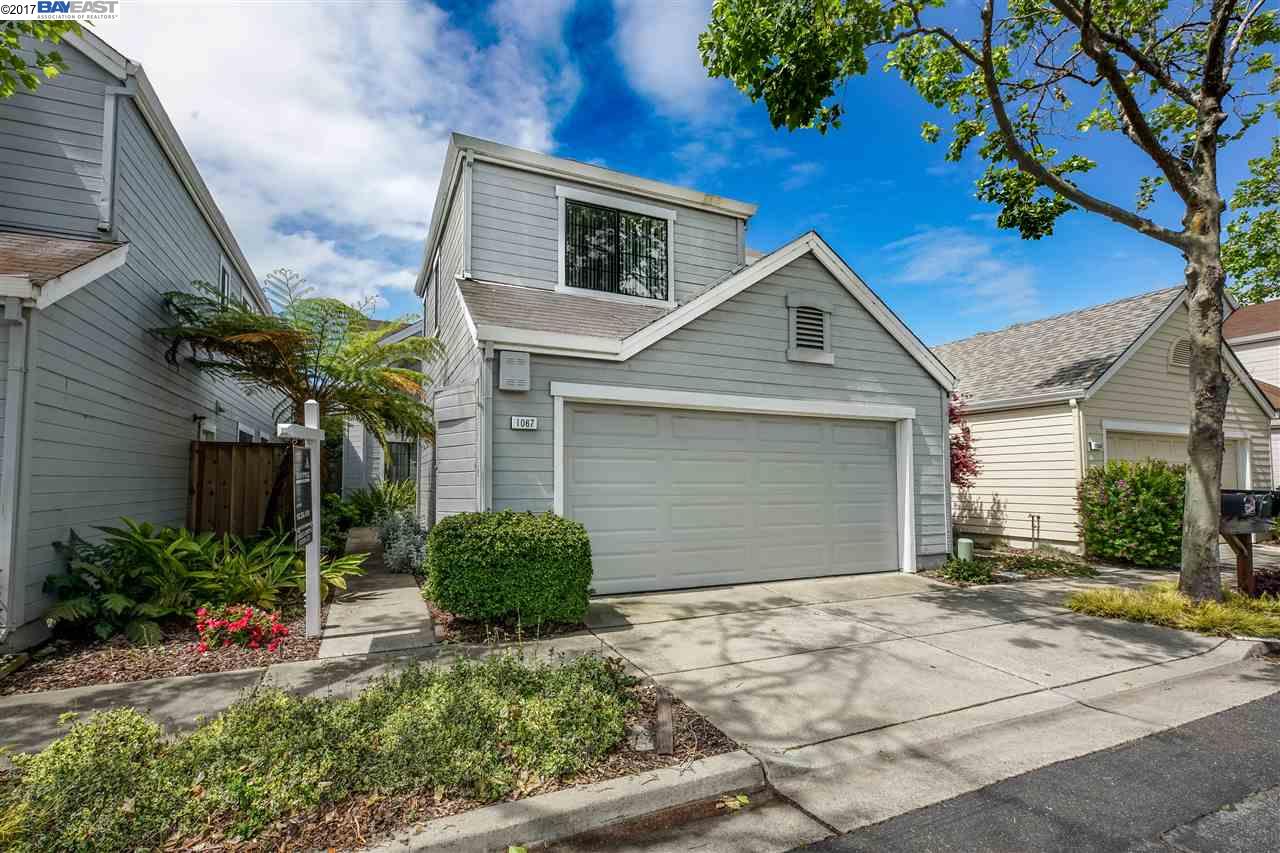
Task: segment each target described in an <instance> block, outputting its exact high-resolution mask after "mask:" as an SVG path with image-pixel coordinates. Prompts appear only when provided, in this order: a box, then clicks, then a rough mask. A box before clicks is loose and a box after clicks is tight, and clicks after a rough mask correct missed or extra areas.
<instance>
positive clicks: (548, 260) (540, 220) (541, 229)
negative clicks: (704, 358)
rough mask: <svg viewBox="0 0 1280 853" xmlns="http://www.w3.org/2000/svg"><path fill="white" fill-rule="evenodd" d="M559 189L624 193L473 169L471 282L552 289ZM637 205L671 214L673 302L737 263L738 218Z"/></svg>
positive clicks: (479, 166) (490, 167)
mask: <svg viewBox="0 0 1280 853" xmlns="http://www.w3.org/2000/svg"><path fill="white" fill-rule="evenodd" d="M557 183H558V184H561V185H563V186H575V187H578V188H579V189H589V190H591V189H594V190H595V191H598V192H605V193H606V194H615V195H622V194H621V193H613V192H612V191H611V190H609V191H604V190H599V188H593V187H590V186H585V185H581V184H573V183H572V182H570V181H565V180H560V179H557V178H552V177H549V176H547V175H539V174H534V173H533V172H524V171H519V170H516V169H511V168H508V167H505V166H499V165H496V164H493V163H482V162H478V163H476V164H475V165H474V167H473V173H472V178H471V186H472V190H473V193H474V195H475V202H474V205H473V206H472V222H471V247H472V248H471V254H472V261H471V272H472V274H473V275H474V276H475V277H476V278H480V279H487V280H491V281H505V282H512V283H516V284H524V285H527V286H530V287H545V288H554V287H555V286H556V279H557V278H558V276H559V204H558V201H557V199H556V184H557ZM624 197H625V196H624ZM636 200H637V201H643V202H646V203H648V204H658V205H659V206H661V207H670V208H673V209H674V210H675V211H676V223H675V234H674V247H675V280H676V299H677V300H678V301H680V302H682V303H683V302H688V301H689V300H690V299H692V298H693V297H695V296H697V295H698V293H699V292H701V290H702V289H703V288H705V287H706V286H707V285H709V284H714V283H716V282H717V281H719V280H720V279H722V278H724V277H725V276H726V275H727V274H729V273H730V272H732V271H733V270H735V269H737V268H738V267H740V266H742V265H743V263H744V259H743V255H742V247H741V246H740V245H739V242H738V220H736V219H734V218H733V217H730V216H720V215H717V214H714V213H707V212H705V211H701V210H693V209H691V208H687V207H680V206H678V205H673V204H667V203H666V202H653V201H652V200H646V199H636ZM566 331H569V330H568V329H566Z"/></svg>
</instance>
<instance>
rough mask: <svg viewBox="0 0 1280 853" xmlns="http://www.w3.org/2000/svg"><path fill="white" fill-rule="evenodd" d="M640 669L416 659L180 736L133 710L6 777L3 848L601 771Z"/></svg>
mask: <svg viewBox="0 0 1280 853" xmlns="http://www.w3.org/2000/svg"><path fill="white" fill-rule="evenodd" d="M634 686H635V685H634V682H633V679H632V678H631V677H630V676H627V675H626V674H625V673H624V671H623V669H622V666H621V663H620V662H619V661H616V660H609V659H604V658H601V657H598V656H591V655H588V656H583V657H579V658H575V659H564V658H562V659H556V660H543V661H536V662H530V661H527V660H524V659H522V658H520V657H518V656H516V655H514V654H495V655H492V656H490V657H487V658H485V659H483V660H480V661H463V662H460V663H458V664H456V665H455V666H452V667H448V668H439V669H425V668H418V667H410V668H409V669H407V670H406V671H404V672H403V673H401V674H398V675H395V676H391V677H388V678H385V679H383V680H381V681H379V682H377V683H375V684H374V685H372V686H371V687H370V688H368V689H366V690H365V691H364V692H363V693H361V694H360V695H359V696H357V697H355V698H353V699H320V698H300V697H296V696H293V695H291V694H286V693H282V692H278V691H265V692H260V693H257V694H254V695H253V696H251V697H249V698H246V699H244V700H241V701H240V702H238V703H236V704H235V705H233V706H232V707H231V708H229V709H228V710H227V711H226V712H225V713H223V714H220V715H219V716H218V717H216V718H214V719H212V720H210V721H208V722H205V723H204V724H202V725H201V726H200V727H199V728H198V729H196V730H195V731H193V732H192V733H190V734H188V735H184V736H181V737H178V738H176V739H172V740H166V739H164V738H163V737H162V732H161V731H160V729H159V727H158V726H157V725H156V724H155V723H154V722H152V721H151V720H149V719H147V718H146V717H145V716H143V715H141V714H139V713H137V712H136V711H134V710H132V709H118V710H112V711H107V712H104V713H99V714H96V715H95V716H92V717H89V718H87V719H84V720H80V721H77V722H75V723H74V724H73V725H72V727H71V728H70V730H69V731H68V733H67V734H66V735H65V736H64V737H62V738H61V739H60V740H58V741H56V742H54V743H53V744H51V745H50V746H49V747H48V748H47V749H45V750H44V751H42V752H40V753H38V754H33V755H19V756H14V757H13V762H14V765H15V769H14V770H13V771H11V772H9V773H7V774H5V775H4V776H3V777H2V778H0V847H2V848H3V849H6V850H14V851H37V850H39V851H59V850H87V849H92V850H96V851H104V853H109V851H116V850H120V851H123V850H134V849H150V848H152V847H156V846H160V845H162V844H165V845H169V846H175V845H176V846H178V847H183V848H184V849H185V848H187V847H189V846H196V845H198V844H200V843H201V842H205V841H216V842H221V843H231V842H235V841H237V840H243V839H248V838H252V837H254V836H256V835H258V834H259V833H261V832H262V831H263V830H264V829H266V828H267V827H268V826H269V825H271V824H272V823H273V822H276V821H280V820H283V819H288V818H290V817H291V816H297V815H305V814H307V813H309V812H313V811H314V810H317V809H323V808H325V807H326V806H332V805H333V804H336V803H339V802H344V801H349V800H350V799H352V798H357V799H360V800H365V801H373V800H375V799H378V798H383V797H395V796H403V795H406V794H410V793H413V792H426V793H427V794H429V795H431V796H433V797H434V798H435V799H436V800H438V801H439V800H445V799H457V800H462V801H467V802H469V803H481V802H488V801H493V800H497V799H502V798H506V797H511V796H519V795H522V794H527V793H530V792H536V791H537V790H539V789H540V788H541V787H542V786H544V785H546V784H548V783H551V782H553V781H555V780H562V779H564V778H567V777H571V776H573V775H574V774H578V773H584V772H589V771H590V770H591V769H592V768H593V767H594V766H596V765H598V764H599V763H601V762H602V761H603V760H604V759H605V757H606V755H607V754H608V753H609V752H610V751H611V750H614V749H615V748H617V747H619V745H620V744H621V743H622V742H623V740H624V737H625V733H626V720H627V715H628V713H629V712H630V711H631V710H633V706H634V704H635V698H634V696H633V692H632V689H633V687H634Z"/></svg>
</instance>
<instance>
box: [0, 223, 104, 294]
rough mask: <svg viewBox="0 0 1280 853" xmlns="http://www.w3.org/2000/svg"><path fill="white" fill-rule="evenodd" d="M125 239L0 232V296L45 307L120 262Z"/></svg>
mask: <svg viewBox="0 0 1280 853" xmlns="http://www.w3.org/2000/svg"><path fill="white" fill-rule="evenodd" d="M128 254H129V244H128V243H109V242H103V241H98V240H76V239H73V238H70V237H53V236H48V235H35V234H14V233H0V296H14V297H18V298H21V299H24V300H32V301H34V302H35V305H36V307H37V308H47V307H48V306H50V305H52V304H53V303H54V302H56V301H58V300H59V299H61V298H63V297H64V296H67V295H68V294H71V293H74V292H75V291H76V290H79V289H80V288H81V287H83V286H84V285H86V284H88V283H89V282H91V281H93V280H94V279H96V278H98V277H100V276H103V275H106V274H107V273H109V272H111V271H112V270H113V269H116V268H117V267H119V266H121V265H122V264H123V263H124V262H125V260H126V258H127V257H128Z"/></svg>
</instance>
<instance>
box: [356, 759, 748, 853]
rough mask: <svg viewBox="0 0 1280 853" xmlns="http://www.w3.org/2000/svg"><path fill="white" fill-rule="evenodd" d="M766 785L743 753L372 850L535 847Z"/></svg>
mask: <svg viewBox="0 0 1280 853" xmlns="http://www.w3.org/2000/svg"><path fill="white" fill-rule="evenodd" d="M764 786H765V778H764V770H763V768H762V767H761V765H760V762H759V761H757V760H756V759H755V758H754V757H752V756H751V755H749V754H747V753H746V752H744V751H742V750H739V751H737V752H729V753H725V754H724V755H716V756H712V757H711V758H703V759H701V760H698V761H694V762H691V763H689V764H687V765H684V766H680V767H668V768H664V769H662V770H654V771H650V772H647V773H639V774H636V775H634V776H624V777H622V778H620V779H610V780H608V781H605V782H594V783H592V784H590V785H583V786H580V787H575V788H566V789H565V790H563V791H554V792H552V793H550V794H543V795H541V796H537V797H529V798H528V799H525V800H516V801H515V802H509V803H498V804H497V805H492V806H486V807H484V808H481V809H475V810H474V811H469V812H465V813H463V814H460V815H454V816H453V817H444V818H439V819H437V820H433V821H431V822H429V823H427V824H424V825H423V826H421V827H419V828H417V829H415V830H413V831H412V832H409V833H404V832H399V833H396V837H395V838H394V839H393V840H392V841H388V842H384V843H382V844H379V845H376V846H374V847H371V848H369V849H370V850H372V851H375V853H418V851H430V853H479V851H485V850H505V849H506V848H507V846H508V845H511V844H523V845H533V844H538V843H546V842H550V841H555V840H558V839H563V838H568V837H569V836H573V835H578V834H580V833H583V832H588V831H591V830H594V829H600V828H601V827H604V826H607V825H609V824H612V823H616V822H618V821H622V820H630V819H631V818H636V817H641V816H643V815H647V814H652V813H653V812H657V811H662V810H663V809H669V808H672V807H674V806H680V805H685V804H687V803H693V802H698V801H700V800H706V799H710V798H711V797H715V796H717V795H719V794H725V793H729V792H731V791H750V790H757V789H760V788H763V787H764Z"/></svg>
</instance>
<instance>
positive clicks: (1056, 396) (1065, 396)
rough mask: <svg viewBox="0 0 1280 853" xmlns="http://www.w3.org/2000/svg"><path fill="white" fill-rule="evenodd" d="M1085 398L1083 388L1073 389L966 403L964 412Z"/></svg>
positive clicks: (1022, 406) (989, 410)
mask: <svg viewBox="0 0 1280 853" xmlns="http://www.w3.org/2000/svg"><path fill="white" fill-rule="evenodd" d="M1083 396H1084V389H1083V388H1071V389H1068V390H1066V391H1051V392H1048V393H1045V394H1024V395H1022V396H1021V397H998V398H996V399H994V400H979V401H976V402H972V403H970V402H967V401H966V402H965V404H964V410H965V412H966V413H968V412H996V411H999V410H1001V409H1025V408H1030V407H1032V406H1043V405H1045V404H1046V403H1067V402H1070V401H1071V400H1078V399H1080V398H1081V397H1083Z"/></svg>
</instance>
